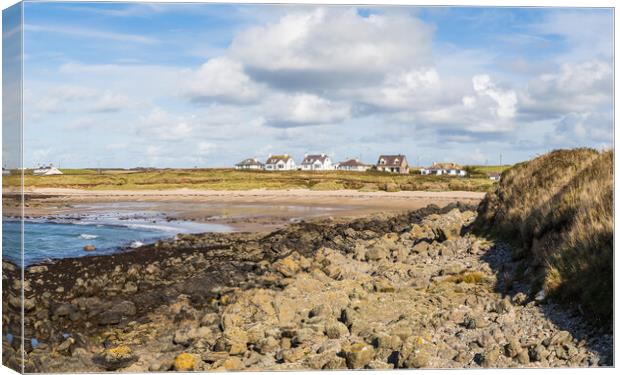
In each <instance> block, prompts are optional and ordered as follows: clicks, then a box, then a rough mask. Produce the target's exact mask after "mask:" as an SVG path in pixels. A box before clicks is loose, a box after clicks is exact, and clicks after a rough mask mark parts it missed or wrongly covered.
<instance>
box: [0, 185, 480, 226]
mask: <svg viewBox="0 0 620 375" xmlns="http://www.w3.org/2000/svg"><path fill="white" fill-rule="evenodd" d="M483 197H484V193H480V192H467V191H444V192H430V191H399V192H384V191H376V192H360V191H357V190H333V191H314V190H306V189H290V190H266V189H257V190H244V191H217V190H191V189H178V190H78V189H57V188H38V189H29V190H27V193H26V209H25V215H26V216H29V217H42V216H55V215H71V214H78V213H91V214H92V213H95V212H96V210H98V209H100V210H125V211H128V212H129V211H132V210H133V211H140V210H142V211H143V210H148V211H156V212H160V213H163V214H165V215H166V216H167V217H168V218H169V219H170V220H192V221H200V222H212V223H219V224H227V225H230V226H232V227H233V228H234V229H235V230H240V231H263V230H265V231H269V230H273V229H274V228H278V227H281V226H283V225H285V224H288V223H290V222H291V221H299V220H307V219H310V218H317V217H331V218H333V219H334V220H338V219H342V220H347V219H351V218H356V217H362V216H366V215H368V214H372V213H380V212H384V213H388V212H402V211H409V210H415V209H419V208H421V207H425V206H427V205H429V204H435V205H437V206H439V207H443V206H445V205H447V204H449V203H452V202H456V201H461V202H463V203H470V204H477V203H478V202H479V201H480V200H481V199H482V198H483ZM147 203H148V204H147ZM18 213H19V210H18V209H17V208H16V207H15V206H13V207H12V206H11V205H5V206H4V214H5V215H17V214H18Z"/></svg>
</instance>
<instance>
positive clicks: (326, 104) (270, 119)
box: [263, 93, 351, 127]
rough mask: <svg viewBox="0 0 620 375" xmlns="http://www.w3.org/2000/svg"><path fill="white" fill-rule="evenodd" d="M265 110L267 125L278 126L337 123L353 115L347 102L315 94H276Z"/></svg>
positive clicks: (265, 106)
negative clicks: (339, 101) (335, 100)
mask: <svg viewBox="0 0 620 375" xmlns="http://www.w3.org/2000/svg"><path fill="white" fill-rule="evenodd" d="M263 110H264V112H265V117H266V120H267V125H271V126H276V127H289V126H303V125H319V124H329V123H337V122H341V121H343V120H346V119H348V118H349V117H350V116H351V108H350V106H349V105H348V104H347V103H338V102H334V101H331V100H328V99H325V98H321V97H319V96H316V95H313V94H306V93H304V94H294V95H286V94H285V95H274V96H272V97H270V98H269V99H268V100H267V101H266V102H265V103H264V107H263Z"/></svg>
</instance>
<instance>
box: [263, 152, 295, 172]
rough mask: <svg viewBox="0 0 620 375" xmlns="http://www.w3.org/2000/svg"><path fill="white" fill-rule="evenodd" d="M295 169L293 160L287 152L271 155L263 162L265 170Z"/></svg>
mask: <svg viewBox="0 0 620 375" xmlns="http://www.w3.org/2000/svg"><path fill="white" fill-rule="evenodd" d="M294 169H295V160H293V158H291V157H290V156H289V155H288V154H284V155H271V154H269V157H268V158H267V161H266V162H265V170H266V171H292V170H294Z"/></svg>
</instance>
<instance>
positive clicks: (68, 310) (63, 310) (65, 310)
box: [52, 303, 77, 319]
mask: <svg viewBox="0 0 620 375" xmlns="http://www.w3.org/2000/svg"><path fill="white" fill-rule="evenodd" d="M76 311H77V307H76V306H74V305H72V304H70V303H63V304H62V305H60V306H58V307H57V308H56V309H55V310H54V312H53V313H52V319H57V318H62V317H68V316H69V315H71V314H73V313H74V312H76Z"/></svg>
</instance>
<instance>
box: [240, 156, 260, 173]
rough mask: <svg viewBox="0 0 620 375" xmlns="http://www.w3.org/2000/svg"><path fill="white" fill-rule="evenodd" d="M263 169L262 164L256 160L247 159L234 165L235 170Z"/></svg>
mask: <svg viewBox="0 0 620 375" xmlns="http://www.w3.org/2000/svg"><path fill="white" fill-rule="evenodd" d="M263 168H264V164H263V163H261V162H260V161H258V160H256V158H248V159H245V160H242V161H240V162H239V163H237V164H235V169H253V170H259V169H263Z"/></svg>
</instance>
